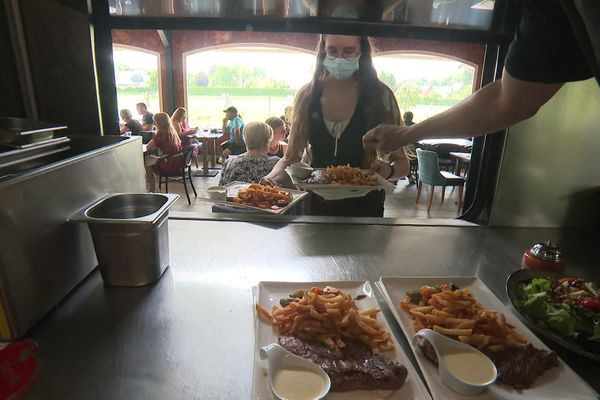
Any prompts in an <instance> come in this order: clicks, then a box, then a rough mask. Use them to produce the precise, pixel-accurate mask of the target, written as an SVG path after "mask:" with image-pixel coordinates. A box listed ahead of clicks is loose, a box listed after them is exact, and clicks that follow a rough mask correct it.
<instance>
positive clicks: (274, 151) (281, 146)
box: [265, 117, 288, 158]
mask: <svg viewBox="0 0 600 400" xmlns="http://www.w3.org/2000/svg"><path fill="white" fill-rule="evenodd" d="M265 123H266V124H267V125H269V126H270V127H271V128H273V140H272V141H271V144H270V146H269V155H270V156H277V157H279V158H281V157H283V156H284V155H285V152H286V151H287V147H288V144H287V143H286V142H285V141H284V139H285V132H286V127H285V121H284V120H282V119H281V118H279V117H270V118H269V119H267V120H266V121H265Z"/></svg>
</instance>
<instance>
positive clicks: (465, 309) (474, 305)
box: [400, 288, 527, 352]
mask: <svg viewBox="0 0 600 400" xmlns="http://www.w3.org/2000/svg"><path fill="white" fill-rule="evenodd" d="M400 307H401V308H402V309H403V310H405V311H406V312H408V314H409V315H410V316H411V318H412V319H413V329H414V330H415V332H418V331H419V330H421V329H424V328H429V329H433V330H434V331H436V332H439V333H441V334H443V335H446V336H449V337H452V338H454V339H457V340H460V341H461V342H463V343H467V344H470V345H472V346H474V347H476V348H478V349H479V350H485V351H489V352H499V351H503V350H505V349H506V348H508V347H516V346H520V345H523V344H525V343H527V340H526V339H525V338H523V336H521V335H520V334H519V333H518V332H517V331H516V329H515V327H514V326H512V325H510V324H509V323H507V322H506V318H505V316H504V314H502V313H498V312H496V311H492V310H485V309H484V308H483V306H482V305H481V304H479V303H478V302H477V301H476V300H475V299H474V298H473V295H472V294H471V292H469V290H468V289H458V290H450V289H449V288H446V289H445V290H442V291H440V292H438V293H433V294H430V295H427V296H423V297H422V298H421V300H420V301H419V304H413V303H411V297H410V296H407V297H406V298H405V299H404V300H402V302H401V303H400Z"/></svg>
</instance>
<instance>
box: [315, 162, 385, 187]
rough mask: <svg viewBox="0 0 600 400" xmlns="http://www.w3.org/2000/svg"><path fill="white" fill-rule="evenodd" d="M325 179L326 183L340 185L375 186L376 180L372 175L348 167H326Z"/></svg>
mask: <svg viewBox="0 0 600 400" xmlns="http://www.w3.org/2000/svg"><path fill="white" fill-rule="evenodd" d="M325 177H326V178H327V181H328V183H332V184H340V185H360V186H373V185H377V178H376V177H375V176H373V175H369V174H365V173H363V172H362V171H361V170H360V169H358V168H352V167H350V165H342V166H337V167H327V168H326V169H325Z"/></svg>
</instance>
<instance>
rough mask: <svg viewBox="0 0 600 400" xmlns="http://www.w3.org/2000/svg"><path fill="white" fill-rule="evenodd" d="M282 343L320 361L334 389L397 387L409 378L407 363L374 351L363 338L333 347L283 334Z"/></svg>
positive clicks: (385, 388)
mask: <svg viewBox="0 0 600 400" xmlns="http://www.w3.org/2000/svg"><path fill="white" fill-rule="evenodd" d="M279 344H281V346H283V347H284V348H285V349H286V350H287V351H289V352H291V353H294V354H296V355H298V356H300V357H303V358H306V359H309V360H311V361H312V362H314V363H315V364H317V365H320V366H321V367H322V368H323V370H324V371H325V372H326V373H327V375H329V378H330V379H331V391H333V392H347V391H350V390H360V389H365V390H374V389H384V390H397V389H400V388H401V387H402V385H403V384H404V381H405V380H406V375H407V370H406V368H405V367H404V366H402V365H400V364H398V363H397V362H396V361H393V360H390V359H389V358H386V357H383V356H381V355H379V354H375V353H373V352H372V351H371V349H369V347H368V346H366V345H365V344H363V343H361V342H357V341H347V342H346V347H345V348H343V349H340V348H336V349H330V348H329V347H327V346H325V345H324V344H322V343H319V342H312V341H311V342H309V341H305V340H302V339H299V338H296V337H293V336H280V337H279Z"/></svg>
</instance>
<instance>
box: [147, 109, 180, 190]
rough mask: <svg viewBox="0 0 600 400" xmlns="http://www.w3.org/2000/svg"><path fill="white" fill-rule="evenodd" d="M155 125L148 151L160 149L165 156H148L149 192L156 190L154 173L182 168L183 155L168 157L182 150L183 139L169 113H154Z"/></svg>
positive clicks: (173, 171) (170, 171) (166, 172)
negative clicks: (154, 134) (154, 133)
mask: <svg viewBox="0 0 600 400" xmlns="http://www.w3.org/2000/svg"><path fill="white" fill-rule="evenodd" d="M153 122H154V125H155V126H156V136H155V137H154V139H152V140H151V141H150V142H149V143H148V145H147V146H146V149H147V151H149V152H150V151H153V150H157V149H158V150H160V151H161V152H162V153H163V154H164V155H165V156H164V157H160V158H159V157H155V156H150V155H149V156H146V161H145V163H146V187H147V189H148V191H149V192H156V179H155V177H154V173H162V174H169V173H175V172H178V171H180V170H181V163H182V162H183V157H166V156H169V155H173V154H175V153H177V152H179V151H181V149H182V146H181V139H180V138H179V135H177V132H176V131H175V128H173V124H172V123H171V118H169V114H167V113H163V112H159V113H156V114H154V118H153Z"/></svg>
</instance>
